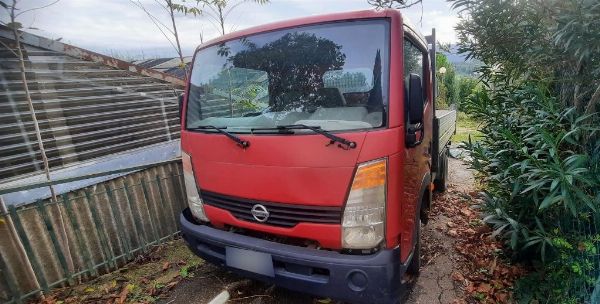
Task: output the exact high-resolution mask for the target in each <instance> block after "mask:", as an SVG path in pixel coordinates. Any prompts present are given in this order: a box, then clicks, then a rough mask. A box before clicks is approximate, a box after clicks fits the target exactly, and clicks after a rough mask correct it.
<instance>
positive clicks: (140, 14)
mask: <svg viewBox="0 0 600 304" xmlns="http://www.w3.org/2000/svg"><path fill="white" fill-rule="evenodd" d="M9 1H10V0H9ZM54 1H55V0H20V1H18V6H17V7H18V8H20V9H21V10H26V9H29V8H33V7H39V6H43V5H45V4H49V3H52V2H54ZM135 1H138V0H135ZM139 1H140V3H142V5H143V6H144V7H145V8H146V9H147V10H148V11H149V12H150V13H151V14H152V15H154V16H156V17H157V18H158V19H159V20H160V21H161V22H162V23H164V24H167V25H168V24H170V19H169V18H170V17H169V15H168V13H167V12H166V11H165V10H164V9H163V8H162V7H161V6H159V4H158V3H159V2H161V3H162V2H164V0H139ZM233 1H235V2H238V0H233ZM194 2H195V1H187V3H194ZM370 8H371V6H370V5H369V4H368V3H367V0H271V1H270V3H269V4H266V5H258V4H255V3H252V2H247V3H244V4H242V5H240V6H238V7H237V8H236V9H235V10H233V11H232V13H231V15H230V16H229V20H228V22H226V23H227V28H228V31H231V30H241V29H244V28H248V27H251V26H256V25H260V24H265V23H270V22H275V21H281V20H286V19H292V18H298V17H305V16H312V15H319V14H326V13H333V12H344V11H353V10H361V9H370ZM403 14H404V16H405V17H406V16H408V18H409V19H410V20H411V21H412V23H413V24H414V25H415V26H416V27H419V28H420V29H421V32H422V33H423V34H424V35H427V34H429V33H430V32H431V28H433V27H435V28H436V32H437V36H438V40H439V41H441V42H444V43H453V42H456V39H457V38H456V34H455V32H454V26H455V25H456V23H457V22H458V16H457V13H456V12H454V11H452V10H451V8H450V5H449V4H448V3H447V2H446V1H445V0H423V5H422V6H421V5H415V6H413V7H411V8H408V9H404V10H403ZM0 18H1V19H0V20H2V21H6V20H7V18H8V15H7V14H6V12H5V11H3V12H1V13H0ZM18 21H20V22H21V23H22V24H23V26H24V27H29V28H35V29H29V30H28V31H30V32H32V33H35V34H38V35H41V36H44V37H48V38H51V39H58V38H62V40H61V41H62V42H65V43H69V44H73V45H75V46H79V47H82V48H86V49H90V50H93V51H96V52H100V53H103V54H107V55H112V56H116V57H121V58H130V59H133V58H136V59H148V58H156V57H173V56H175V55H176V53H175V49H174V48H173V47H172V46H171V45H170V43H169V41H168V40H167V39H166V38H165V37H164V36H163V35H162V34H161V33H160V31H159V30H158V29H157V27H156V26H155V25H154V23H153V22H152V21H151V19H150V18H149V17H148V16H147V14H146V13H145V12H144V11H143V10H142V9H140V8H138V7H136V6H135V5H134V4H133V3H132V0H59V2H57V3H56V4H53V5H51V6H49V7H47V8H43V9H40V10H34V11H31V12H28V13H25V14H23V15H21V16H20V17H19V20H18ZM176 22H177V28H178V32H179V35H180V41H181V44H182V49H183V51H184V55H191V54H192V52H193V50H194V49H195V47H196V46H198V45H199V44H200V33H201V32H202V33H203V34H204V37H205V39H204V41H207V40H210V39H212V38H215V37H217V36H219V32H218V30H217V28H216V27H215V26H213V25H212V24H211V23H210V22H209V21H208V20H207V17H205V16H198V17H194V16H192V15H188V16H186V15H184V14H177V15H176Z"/></svg>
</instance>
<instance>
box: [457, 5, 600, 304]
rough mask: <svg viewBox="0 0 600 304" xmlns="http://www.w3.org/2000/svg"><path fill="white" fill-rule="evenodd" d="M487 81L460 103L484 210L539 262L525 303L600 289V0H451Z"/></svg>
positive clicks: (577, 299)
mask: <svg viewBox="0 0 600 304" xmlns="http://www.w3.org/2000/svg"><path fill="white" fill-rule="evenodd" d="M451 2H453V5H454V7H455V8H456V9H458V10H460V11H461V12H462V14H463V18H462V20H461V22H460V24H459V26H458V28H457V30H458V33H459V39H460V46H459V47H460V50H461V51H462V52H464V53H467V55H468V56H469V57H473V58H475V59H478V60H481V61H482V62H484V63H485V66H484V67H483V68H481V70H480V73H481V81H482V83H483V87H482V88H480V89H479V90H476V91H474V92H473V94H470V95H469V97H468V98H467V99H466V100H465V101H463V103H462V104H461V107H462V109H463V110H465V111H466V112H467V113H468V114H469V115H471V116H472V117H474V118H475V119H477V120H478V121H480V122H481V130H480V131H481V132H482V134H483V138H482V139H481V140H479V141H478V142H477V143H470V144H469V145H468V148H469V149H470V150H471V154H472V157H473V160H472V161H471V167H472V168H474V169H475V170H476V171H477V172H478V174H479V175H480V176H481V178H482V181H483V186H484V187H483V189H484V190H483V205H482V208H483V210H484V213H485V214H486V216H485V218H484V220H485V222H487V223H488V224H490V225H492V226H493V228H494V233H493V234H494V236H498V237H501V238H503V239H504V240H506V244H507V246H508V247H509V248H510V249H511V251H512V252H513V253H514V257H515V258H516V259H520V260H521V261H524V262H527V263H530V264H531V265H532V266H533V268H534V269H535V271H534V272H533V273H532V274H531V275H529V276H527V277H525V278H523V279H522V280H521V281H520V282H519V283H518V284H517V285H516V292H515V295H516V296H517V298H518V300H519V301H520V302H523V303H530V302H537V303H588V302H590V303H591V302H594V303H596V302H597V299H600V287H597V286H600V284H599V283H598V282H599V280H598V278H599V275H600V257H599V256H600V253H599V252H598V250H600V117H599V116H600V115H599V113H598V110H600V109H599V106H598V104H600V18H599V17H600V2H598V1H597V0H594V1H592V0H578V1H576V0H563V1H558V0H543V1H542V0H540V1H515V0H451Z"/></svg>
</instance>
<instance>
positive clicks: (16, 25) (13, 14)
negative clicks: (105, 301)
mask: <svg viewBox="0 0 600 304" xmlns="http://www.w3.org/2000/svg"><path fill="white" fill-rule="evenodd" d="M58 1H60V0H55V1H53V2H50V3H47V4H45V5H41V6H38V7H34V8H30V9H25V10H21V9H19V7H18V0H12V3H11V4H8V3H7V2H5V1H4V0H0V6H1V7H2V8H4V9H5V10H6V11H7V12H8V15H9V18H10V21H9V22H4V21H0V23H2V24H3V25H5V26H7V27H8V28H10V29H11V30H12V33H13V36H14V43H15V45H14V50H13V48H11V47H10V46H9V45H6V44H5V43H4V42H2V41H0V44H2V45H3V46H4V47H5V48H6V49H7V50H9V51H10V52H12V53H13V55H15V57H16V58H18V60H19V71H20V74H21V82H22V84H23V91H24V92H25V100H26V102H27V106H28V107H29V113H30V115H31V120H32V122H33V127H34V129H35V136H36V140H37V142H38V148H39V150H40V154H41V157H42V162H43V165H44V174H45V176H46V180H47V181H48V182H51V181H52V178H51V176H50V165H49V163H48V157H47V156H46V149H45V147H44V142H43V139H42V135H41V132H40V126H39V123H38V120H37V115H36V113H35V108H34V107H33V101H32V99H31V93H30V91H29V84H28V79H27V73H26V70H25V59H24V55H23V46H22V45H21V29H22V25H21V23H20V22H18V20H17V18H18V17H20V16H22V15H23V14H26V13H29V12H32V11H37V10H40V9H44V8H46V7H49V6H51V5H54V4H56V3H57V2H58ZM48 188H49V189H50V194H51V198H50V199H51V201H52V202H54V203H56V202H58V200H57V198H56V192H55V190H54V187H53V186H52V185H50V186H48ZM57 210H58V214H59V218H60V224H61V231H60V232H61V234H62V235H61V245H62V247H63V249H64V250H63V252H64V253H65V256H66V258H67V265H68V267H69V271H71V272H73V269H74V265H73V259H72V257H71V252H70V250H69V240H68V236H67V232H66V229H65V222H64V218H63V214H62V211H61V208H60V207H59V208H57ZM43 296H44V295H43V294H42V298H43Z"/></svg>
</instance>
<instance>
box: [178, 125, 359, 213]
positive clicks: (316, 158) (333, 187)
mask: <svg viewBox="0 0 600 304" xmlns="http://www.w3.org/2000/svg"><path fill="white" fill-rule="evenodd" d="M366 134H367V132H352V133H344V134H336V135H339V136H341V137H344V138H346V139H348V140H351V141H355V142H356V144H357V147H356V148H355V149H349V150H345V149H343V148H340V147H338V146H337V143H336V144H332V145H329V146H328V144H329V139H327V138H325V137H324V136H322V135H318V134H296V135H271V134H269V135H245V134H239V137H240V138H242V139H245V140H249V141H250V146H249V147H248V148H246V149H242V148H240V147H239V146H237V145H236V143H235V142H234V141H232V140H231V139H229V138H227V137H226V136H224V135H222V134H216V133H200V132H190V131H182V135H181V136H182V149H183V151H185V152H186V153H188V154H190V155H191V157H192V163H193V166H194V174H195V176H196V180H197V182H198V184H199V187H200V189H201V191H211V192H216V193H221V194H226V195H230V196H236V197H240V198H248V199H255V200H262V201H270V202H280V203H287V204H298V205H315V206H342V205H343V204H344V202H345V199H346V196H347V193H348V189H349V187H350V182H351V180H352V176H353V174H354V169H355V167H356V163H357V161H358V159H359V154H360V151H361V148H362V146H363V144H364V142H365V137H366Z"/></svg>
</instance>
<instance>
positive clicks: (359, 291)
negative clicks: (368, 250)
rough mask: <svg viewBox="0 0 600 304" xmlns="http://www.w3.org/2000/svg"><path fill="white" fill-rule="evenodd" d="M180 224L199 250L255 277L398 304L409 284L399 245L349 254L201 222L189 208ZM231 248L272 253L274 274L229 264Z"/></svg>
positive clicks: (308, 289) (344, 297) (357, 299)
mask: <svg viewBox="0 0 600 304" xmlns="http://www.w3.org/2000/svg"><path fill="white" fill-rule="evenodd" d="M186 215H187V216H186ZM180 224H181V232H182V235H183V238H184V239H185V240H186V242H187V244H188V246H189V247H190V249H191V250H192V251H193V252H194V253H195V254H197V255H198V256H200V257H202V258H203V259H205V260H206V261H209V262H211V263H214V264H216V265H219V266H223V267H226V268H228V269H230V270H231V271H233V272H235V273H238V274H240V275H242V276H245V277H249V278H252V279H256V280H261V281H264V282H268V283H272V284H276V285H278V286H281V287H284V288H288V289H292V290H296V291H300V292H306V293H310V294H313V295H316V296H322V297H330V298H333V299H338V300H342V301H347V302H351V303H397V302H398V301H399V299H400V296H401V294H402V289H403V288H404V287H403V286H402V284H401V279H402V276H403V274H404V272H405V270H406V267H405V265H403V264H402V263H400V249H399V248H395V249H390V250H381V251H379V252H377V253H375V254H371V255H348V254H341V253H338V252H334V251H326V250H317V249H309V248H304V247H298V246H292V245H285V244H280V243H275V242H271V241H267V240H262V239H258V238H253V237H249V236H245V235H240V234H236V233H232V232H227V231H223V230H219V229H215V228H212V227H209V226H206V225H199V224H196V223H194V222H192V221H191V220H190V217H189V211H188V210H185V211H184V212H183V213H182V214H181V215H180ZM228 247H229V248H238V249H245V250H251V251H254V252H259V253H265V254H268V255H270V257H271V259H272V266H273V269H272V272H271V273H272V275H264V274H260V273H258V272H254V271H248V270H242V269H239V268H233V267H230V266H227V257H226V251H227V248H228ZM249 268H252V267H249Z"/></svg>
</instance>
